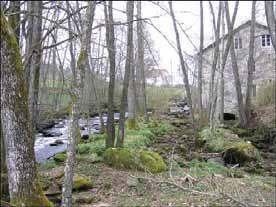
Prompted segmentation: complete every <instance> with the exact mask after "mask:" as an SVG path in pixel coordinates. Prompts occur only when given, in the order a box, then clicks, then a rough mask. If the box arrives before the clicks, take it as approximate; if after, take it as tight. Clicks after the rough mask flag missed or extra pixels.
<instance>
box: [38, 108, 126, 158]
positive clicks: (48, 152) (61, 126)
mask: <svg viewBox="0 0 276 207" xmlns="http://www.w3.org/2000/svg"><path fill="white" fill-rule="evenodd" d="M127 115H128V114H127V112H126V117H127ZM119 116H120V114H119V113H114V120H115V122H116V121H118V120H119ZM103 121H104V123H105V124H106V122H107V115H106V114H104V115H103ZM68 125H69V123H68V119H59V120H56V121H55V125H54V126H53V127H52V128H49V129H46V130H42V132H41V131H40V132H41V133H39V132H37V133H36V135H35V147H34V149H35V158H36V161H37V162H39V163H40V162H43V161H45V160H47V159H48V158H50V157H52V156H53V155H55V154H56V153H59V152H63V151H65V150H66V149H67V145H68ZM79 125H80V130H81V136H89V134H93V133H99V131H100V128H101V122H100V117H99V116H95V117H92V118H87V119H84V118H81V119H79Z"/></svg>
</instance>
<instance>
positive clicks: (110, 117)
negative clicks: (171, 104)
mask: <svg viewBox="0 0 276 207" xmlns="http://www.w3.org/2000/svg"><path fill="white" fill-rule="evenodd" d="M104 4H105V6H104V13H105V24H106V44H107V51H108V61H109V85H108V100H107V102H108V106H107V107H108V114H107V138H106V141H105V145H106V148H108V147H114V142H115V126H114V90H115V67H116V58H115V56H116V54H115V52H116V51H115V37H114V25H113V11H112V1H108V9H107V6H106V2H104Z"/></svg>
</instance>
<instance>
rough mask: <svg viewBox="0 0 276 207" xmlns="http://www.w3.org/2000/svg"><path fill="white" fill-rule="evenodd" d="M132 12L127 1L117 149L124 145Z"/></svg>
mask: <svg viewBox="0 0 276 207" xmlns="http://www.w3.org/2000/svg"><path fill="white" fill-rule="evenodd" d="M133 10H134V1H127V22H128V27H127V57H126V65H125V75H124V82H123V91H122V97H121V105H120V119H119V129H118V135H117V143H116V146H117V147H123V145H124V135H125V133H124V129H125V126H124V125H125V112H126V106H127V92H128V85H129V76H130V72H131V70H132V69H131V67H133V64H132V62H133Z"/></svg>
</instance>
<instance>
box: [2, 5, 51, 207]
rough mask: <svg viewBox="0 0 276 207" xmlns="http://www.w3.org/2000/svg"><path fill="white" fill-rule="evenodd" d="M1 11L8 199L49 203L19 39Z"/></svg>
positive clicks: (31, 203) (17, 202)
mask: <svg viewBox="0 0 276 207" xmlns="http://www.w3.org/2000/svg"><path fill="white" fill-rule="evenodd" d="M0 12H1V13H0V18H1V19H0V21H1V22H0V23H1V24H0V25H1V26H0V28H1V132H2V135H3V139H4V145H5V152H6V154H5V155H6V164H7V170H8V181H9V193H10V198H11V203H12V204H13V205H16V206H52V204H51V203H50V202H49V201H48V199H47V197H46V196H45V195H44V194H43V191H42V189H41V185H40V184H39V181H38V177H37V171H36V167H35V165H36V163H35V156H34V148H33V142H34V141H33V140H34V136H33V129H32V125H31V119H30V116H29V112H28V97H27V90H26V85H25V80H24V75H23V70H22V61H21V57H20V53H19V48H18V43H17V40H16V37H15V35H14V33H13V31H12V29H11V27H10V26H9V24H8V22H7V20H6V19H5V17H4V15H3V13H2V9H1V10H0Z"/></svg>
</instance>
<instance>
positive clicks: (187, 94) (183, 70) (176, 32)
mask: <svg viewBox="0 0 276 207" xmlns="http://www.w3.org/2000/svg"><path fill="white" fill-rule="evenodd" d="M169 7H170V14H171V17H172V21H173V26H174V31H175V36H176V42H177V50H178V55H179V59H180V65H181V69H182V72H183V75H184V85H185V90H186V96H187V99H188V104H189V107H190V110H191V113H190V116H191V119H192V123H193V127H195V121H194V112H193V105H192V96H191V92H190V86H189V79H188V74H187V70H186V67H185V62H184V58H183V54H182V49H181V44H180V39H179V33H178V29H177V26H176V20H175V16H174V12H173V8H172V1H169Z"/></svg>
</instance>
